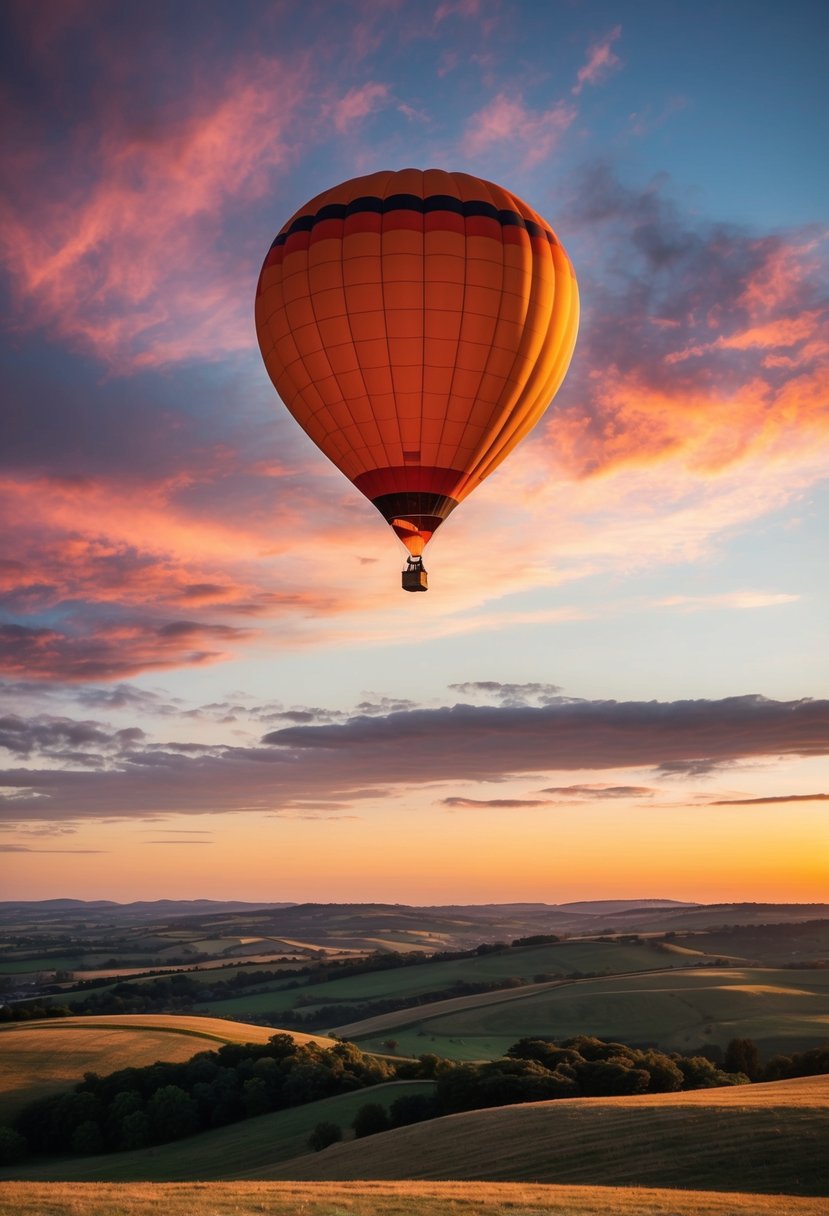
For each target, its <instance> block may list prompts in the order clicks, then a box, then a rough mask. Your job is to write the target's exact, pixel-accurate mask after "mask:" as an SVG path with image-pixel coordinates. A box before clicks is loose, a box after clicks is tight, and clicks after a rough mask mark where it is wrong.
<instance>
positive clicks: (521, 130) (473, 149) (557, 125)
mask: <svg viewBox="0 0 829 1216" xmlns="http://www.w3.org/2000/svg"><path fill="white" fill-rule="evenodd" d="M575 117H576V109H575V107H574V106H573V105H571V103H570V102H566V101H557V102H555V104H554V105H552V106H551V107H550V108H549V109H547V110H533V109H532V108H530V107H529V106H527V105H525V104H524V99H523V97H522V96H521V94H520V93H517V92H516V93H509V92H506V91H502V92H500V93H498V94H496V96H495V97H493V98H492V100H491V101H489V102H487V104H486V105H485V106H483V107H482V108H481V109H480V110H478V111H477V112H476V113H475V114H473V115H472V116H471V117H470V118H469V120H468V121H467V123H466V129H465V132H464V136H463V145H462V146H463V151H464V154H465V155H467V156H472V157H478V156H482V155H485V154H487V155H488V154H490V153H491V152H492V150H493V149H494V148H498V147H500V148H502V149H507V150H510V151H512V152H515V151H520V152H521V154H522V156H521V159H522V163H523V165H524V167H525V168H530V167H531V166H533V165H537V164H538V163H539V162H540V161H543V160H544V159H545V158H546V157H548V156H549V155H550V153H551V152H552V151H553V149H554V148H555V146H556V144H557V143H558V142H559V140H560V139H561V136H562V135H563V134H564V132H565V131H566V130H567V129H568V127H570V126H571V124H572V123H573V121H574V119H575Z"/></svg>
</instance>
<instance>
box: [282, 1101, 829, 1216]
mask: <svg viewBox="0 0 829 1216" xmlns="http://www.w3.org/2000/svg"><path fill="white" fill-rule="evenodd" d="M827 1148H829V1077H804V1078H799V1079H797V1080H794V1081H778V1082H774V1083H771V1084H766V1085H751V1086H748V1085H747V1086H740V1087H737V1088H726V1089H710V1090H695V1091H691V1092H689V1093H680V1094H654V1095H641V1096H637V1097H623V1098H572V1099H568V1100H564V1101H557V1102H534V1103H528V1104H525V1105H521V1106H502V1107H498V1108H495V1109H491V1110H481V1111H470V1112H468V1113H465V1114H460V1115H451V1116H448V1117H447V1118H443V1119H434V1120H431V1121H430V1122H427V1123H421V1124H417V1125H415V1126H413V1127H407V1128H399V1129H396V1130H394V1131H390V1132H384V1133H382V1134H380V1135H377V1136H371V1137H367V1138H366V1139H364V1140H359V1141H355V1142H353V1143H350V1144H342V1145H332V1146H331V1147H330V1148H328V1149H326V1150H325V1151H324V1152H323V1153H319V1154H314V1155H313V1156H305V1157H302V1158H298V1159H297V1160H295V1161H291V1162H289V1163H288V1164H287V1165H283V1166H277V1167H275V1168H274V1170H273V1171H272V1172H271V1174H270V1177H272V1178H285V1179H291V1180H294V1181H296V1180H307V1181H323V1180H331V1181H333V1180H335V1179H386V1180H392V1179H407V1178H408V1179H412V1178H414V1179H432V1180H439V1179H455V1180H461V1179H469V1180H477V1181H489V1182H505V1181H522V1182H546V1183H556V1184H560V1183H562V1184H579V1183H581V1184H585V1185H595V1184H601V1185H613V1186H656V1187H664V1186H671V1187H687V1188H696V1187H699V1188H700V1189H702V1190H717V1191H724V1190H734V1191H753V1192H764V1193H781V1192H785V1193H787V1194H790V1195H791V1194H795V1195H796V1194H801V1195H809V1194H812V1195H824V1196H826V1195H829V1170H827V1168H826V1160H827ZM823 1202H824V1208H825V1209H826V1207H827V1200H826V1199H824V1201H823Z"/></svg>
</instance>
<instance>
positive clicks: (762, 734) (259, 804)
mask: <svg viewBox="0 0 829 1216" xmlns="http://www.w3.org/2000/svg"><path fill="white" fill-rule="evenodd" d="M35 725H37V724H35ZM401 740H405V746H401ZM87 747H88V748H90V749H91V747H92V744H91V743H90V744H87ZM826 754H829V702H827V701H811V700H802V701H790V702H780V701H773V700H769V699H767V698H765V697H761V696H744V697H730V698H725V699H723V700H719V701H705V700H699V701H676V702H655V701H651V702H615V701H577V700H572V701H569V702H567V703H560V704H553V705H546V706H538V707H531V706H530V707H528V706H520V707H505V706H471V705H464V704H460V705H455V706H444V707H441V708H437V709H416V710H404V711H396V712H392V713H388V714H385V715H380V716H376V717H368V716H365V715H361V716H356V717H353V718H350V719H348V720H347V721H345V722H343V723H340V724H335V725H317V726H290V727H285V728H283V729H281V730H276V731H272V732H269V733H268V734H267V735H266V736H265V737H264V739H263V741H262V743H261V744H259V745H256V746H251V747H238V746H237V747H233V746H227V745H219V744H217V745H215V746H212V747H206V746H204V745H193V746H190V745H187V744H186V743H185V744H166V745H165V744H159V743H142V742H141V741H137V743H136V745H135V746H134V747H131V748H129V749H125V750H123V751H120V752H119V751H113V748H112V746H111V742H110V739H109V738H108V737H107V738H105V740H104V741H103V743H102V744H101V747H100V749H99V752H98V755H99V757H100V761H101V762H100V763H95V762H94V759H93V760H90V761H89V762H88V763H86V764H83V763H80V762H79V763H78V764H77V765H75V766H74V767H72V768H68V769H54V768H23V767H18V768H10V769H6V770H5V771H3V772H2V773H0V789H9V790H12V791H14V792H15V794H16V796H15V798H14V816H15V820H16V821H19V820H20V819H21V818H22V817H24V816H25V817H26V818H28V819H34V820H41V821H53V820H61V819H63V820H66V819H72V820H79V819H82V818H87V817H90V816H91V817H107V818H108V817H111V816H113V815H116V816H119V817H125V816H126V817H129V816H142V815H154V814H170V813H174V812H181V813H205V812H212V813H218V812H232V811H257V810H258V811H267V812H271V813H279V814H282V813H285V812H290V813H291V814H292V815H293V814H296V815H299V816H300V817H301V816H303V815H305V814H307V813H311V814H315V813H317V812H315V811H313V810H311V809H310V807H311V804H314V803H316V804H320V805H328V806H330V805H332V804H333V803H341V804H342V803H344V804H346V805H347V806H350V807H353V806H354V805H355V804H356V803H359V802H360V801H365V800H368V801H376V800H378V799H382V800H383V801H384V802H389V800H390V796H391V792H393V791H395V790H396V791H398V792H400V791H402V790H405V789H415V788H417V787H422V786H424V785H426V784H429V783H431V782H436V781H437V782H442V781H464V782H470V781H474V782H480V781H492V780H502V779H505V778H508V777H511V776H514V775H520V774H529V773H555V772H566V771H570V772H574V771H587V770H593V771H594V772H596V773H599V772H601V771H602V770H605V771H606V770H611V769H612V770H619V769H625V768H628V769H641V768H643V767H650V768H658V769H659V771H660V773H662V774H664V775H669V774H670V775H673V776H679V775H682V776H684V777H686V778H687V777H688V776H692V777H698V776H701V775H705V774H706V773H709V772H711V771H712V770H713V769H715V768H716V767H718V766H722V765H724V764H728V763H734V762H735V761H738V760H750V759H757V758H759V757H767V756H773V757H780V756H789V757H799V756H822V755H826ZM700 757H704V758H705V759H704V760H701V759H700ZM651 792H652V790H651V787H644V786H639V785H623V784H616V783H613V782H605V783H602V782H596V783H588V784H585V783H579V784H577V785H575V786H561V785H556V786H551V787H549V788H548V789H546V790H544V791H543V793H549V794H551V795H553V796H555V797H559V798H561V799H564V800H567V801H573V802H577V801H579V800H585V799H595V800H601V799H603V798H607V799H608V800H612V799H617V800H619V801H620V802H621V801H623V800H624V799H625V798H628V797H635V798H639V797H647V796H649V795H650V793H651ZM471 801H472V803H473V805H474V804H477V802H478V801H481V802H483V803H486V804H488V805H493V802H495V803H498V802H502V801H504V800H501V799H496V800H491V799H482V800H476V799H472V800H471ZM507 801H509V802H511V803H515V802H522V803H523V802H528V801H531V802H535V799H526V798H519V799H508V800H507Z"/></svg>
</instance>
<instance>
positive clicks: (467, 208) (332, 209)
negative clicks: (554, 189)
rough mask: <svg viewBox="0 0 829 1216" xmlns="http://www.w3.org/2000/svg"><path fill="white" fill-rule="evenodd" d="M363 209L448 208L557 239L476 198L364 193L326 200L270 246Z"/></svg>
mask: <svg viewBox="0 0 829 1216" xmlns="http://www.w3.org/2000/svg"><path fill="white" fill-rule="evenodd" d="M366 211H371V212H373V213H374V214H375V215H388V214H389V212H391V211H417V212H419V213H420V214H421V215H428V214H429V213H430V212H432V211H451V212H453V213H454V214H455V215H460V216H463V217H464V219H466V218H468V217H469V216H483V217H484V218H485V219H490V220H495V221H496V222H497V223H499V224H501V225H502V226H503V227H515V228H524V229H526V231H527V233H528V235H529V236H541V237H546V238H547V240H548V241H549V242H550V244H551V245H554V244H556V239H555V237H554V236H553V234H552V232H550V230H549V229H548V228H544V227H542V225H541V224H537V223H536V222H535V220H528V219H525V217H524V216H523V215H520V214H519V213H518V212H517V211H506V210H505V211H500V210H499V209H498V208H497V207H494V206H493V205H492V203H485V202H483V201H478V200H476V199H471V200H469V201H467V202H463V201H462V200H461V199H459V198H453V197H452V196H451V195H450V194H430V195H429V197H428V198H419V197H418V195H416V194H390V195H389V197H388V198H375V197H374V196H373V195H366V196H365V197H363V198H354V199H352V200H351V202H350V203H326V205H325V206H324V207H320V209H319V211H317V212H315V213H314V214H313V215H310V214H309V215H300V216H297V218H296V219H295V220H294V221H293V222H292V223H291V224H290V226H289V227H288V228H286V229H285V231H284V232H280V234H279V236H278V237H277V238H276V239H275V241H274V242H273V244H272V245H271V248H272V249H273V248H274V247H276V246H279V245H284V244H285V242H286V241H287V239H288V237H289V236H293V234H294V233H295V232H311V231H312V229H313V228H314V225H315V224H321V223H322V222H323V221H324V220H345V219H348V217H349V216H350V215H359V214H361V213H362V212H366Z"/></svg>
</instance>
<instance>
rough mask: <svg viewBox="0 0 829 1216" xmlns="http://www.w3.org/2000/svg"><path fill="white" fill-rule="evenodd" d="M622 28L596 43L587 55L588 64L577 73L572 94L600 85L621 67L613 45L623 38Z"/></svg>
mask: <svg viewBox="0 0 829 1216" xmlns="http://www.w3.org/2000/svg"><path fill="white" fill-rule="evenodd" d="M621 34H622V27H621V26H620V25H615V26H614V27H613V29H612V30H611V31H610V33H608V34H606V35H605V36H604V38H601V39H600V40H599V41H598V42H594V43H593V44H592V45H591V47H590V49H589V51H588V54H587V63H585V64H584V66H583V67H580V68H579V70H578V72H577V73H576V83H575V85H574V86H573V89H572V92H573V93H574V94H575V95H578V94H579V93H580V92H581V91H582V89H583V88H584V86H585V85H586V84H599V83H601V81H602V80H605V79H606V78H607V77H608V76H609V75H610V74H611V72H613V71H615V70H616V69H617V68H618V67H619V66H620V60H619V57H618V55H616V54H614V52H613V49H612V48H613V43H614V42H617V41H618V39H619V38H620V37H621Z"/></svg>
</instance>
